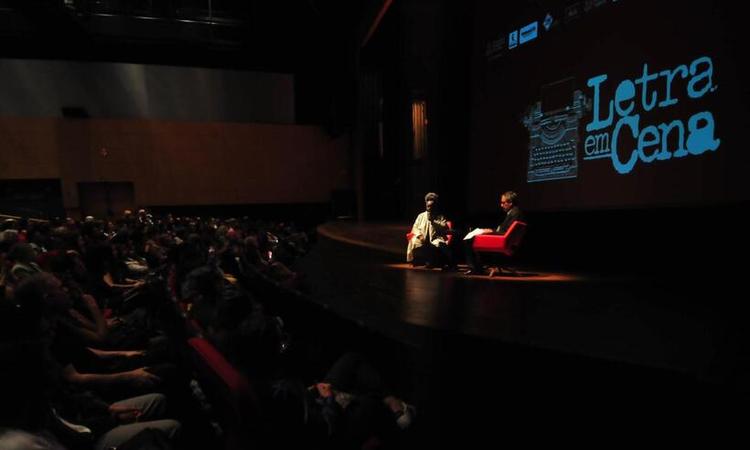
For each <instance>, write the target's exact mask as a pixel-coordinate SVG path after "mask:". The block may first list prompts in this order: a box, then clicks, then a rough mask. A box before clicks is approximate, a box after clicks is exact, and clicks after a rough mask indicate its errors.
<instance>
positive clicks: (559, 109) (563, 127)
mask: <svg viewBox="0 0 750 450" xmlns="http://www.w3.org/2000/svg"><path fill="white" fill-rule="evenodd" d="M572 82H573V79H572V78H570V79H567V80H563V81H561V82H557V83H554V84H551V85H547V86H544V87H543V88H542V101H539V102H536V104H535V105H533V106H532V107H531V108H530V110H529V111H528V113H527V114H526V116H525V117H524V119H523V124H524V126H526V128H527V129H528V130H529V165H528V172H527V181H528V182H529V183H535V182H541V181H551V180H560V179H565V178H576V177H577V176H578V142H579V135H578V124H579V122H580V120H581V118H582V117H583V115H584V113H585V111H587V110H590V109H591V108H590V102H587V101H586V98H585V97H584V95H583V93H582V92H581V91H579V90H576V91H573V90H572V88H571V86H572ZM561 93H562V95H560V94H561ZM587 103H588V104H587Z"/></svg>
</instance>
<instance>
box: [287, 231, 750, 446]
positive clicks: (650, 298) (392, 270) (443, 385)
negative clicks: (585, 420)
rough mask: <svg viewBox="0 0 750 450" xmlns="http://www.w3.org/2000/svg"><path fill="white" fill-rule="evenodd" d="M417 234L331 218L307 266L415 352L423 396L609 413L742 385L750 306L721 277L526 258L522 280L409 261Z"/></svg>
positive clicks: (324, 286) (319, 298)
mask: <svg viewBox="0 0 750 450" xmlns="http://www.w3.org/2000/svg"><path fill="white" fill-rule="evenodd" d="M408 229H409V225H408V224H393V223H391V224H385V223H380V224H376V223H364V224H357V223H355V222H337V223H326V224H323V225H321V226H320V227H319V228H318V236H319V240H318V243H317V244H316V246H315V247H314V249H313V251H312V252H311V253H310V254H309V255H307V256H306V257H304V258H303V259H302V261H300V267H299V268H300V270H301V271H302V272H304V273H305V274H306V275H307V276H308V277H309V280H310V284H311V297H312V299H313V300H314V301H315V302H317V303H319V304H321V305H323V306H324V307H325V308H327V309H329V310H332V311H334V312H335V313H337V314H338V315H340V316H343V317H345V318H348V319H350V320H352V321H355V322H356V323H358V324H359V325H360V326H362V327H364V328H367V329H369V330H373V331H375V332H377V333H380V334H382V335H384V336H386V337H387V338H389V339H392V340H395V341H398V342H401V343H403V344H404V345H406V346H408V347H409V348H411V349H413V352H414V354H415V355H417V358H418V359H420V362H419V363H418V364H414V365H413V366H412V369H413V370H416V371H417V372H419V373H418V374H417V375H416V379H415V383H417V384H419V383H424V384H425V386H423V387H422V388H421V391H420V389H417V391H418V392H417V394H416V395H417V397H421V399H422V401H423V402H425V403H427V404H430V403H432V404H433V406H435V405H434V402H435V401H436V400H435V398H436V397H435V396H437V397H438V398H444V397H445V395H446V394H445V393H446V390H448V391H450V389H451V387H450V386H452V382H453V381H456V382H462V383H468V384H476V385H477V386H482V389H483V391H484V392H485V394H483V395H486V399H487V400H488V401H489V400H490V399H492V400H493V401H502V402H504V403H507V404H508V405H513V407H515V408H520V410H525V409H527V408H530V406H529V403H528V401H529V399H536V400H540V399H543V401H548V400H550V399H552V398H555V397H556V396H558V395H563V396H566V399H567V400H571V401H583V402H593V403H595V404H597V405H598V406H599V407H603V408H604V409H605V410H608V411H610V412H614V411H615V410H618V408H620V405H622V404H623V402H630V401H631V400H632V399H634V398H638V399H641V400H642V399H643V398H644V397H647V398H652V397H653V396H654V395H659V396H662V397H663V396H664V395H668V396H670V398H672V397H674V398H680V397H682V396H683V395H684V394H686V393H687V392H691V393H692V394H690V395H695V393H696V392H710V393H711V394H710V395H709V397H710V396H712V395H713V393H714V392H726V391H728V392H733V391H734V390H735V389H740V390H741V389H744V388H743V387H742V386H738V383H737V380H738V378H742V377H743V376H744V373H745V371H746V369H745V365H746V364H745V362H744V361H745V359H746V351H745V344H744V341H745V337H746V333H745V332H744V326H743V325H742V319H741V317H744V316H745V314H744V307H739V309H738V308H737V307H736V305H737V303H738V302H727V301H719V300H716V301H707V299H709V298H712V296H711V293H712V292H713V289H715V287H714V284H713V283H710V282H707V283H700V282H697V281H696V279H670V280H664V279H658V278H649V277H644V276H624V275H620V274H604V275H602V274H601V273H599V274H588V273H572V272H569V271H566V270H565V267H562V266H560V267H534V265H533V263H530V262H527V263H526V264H525V265H523V266H521V267H519V272H520V274H521V276H517V277H508V276H503V277H496V278H489V277H486V276H471V277H467V276H465V275H463V274H461V273H456V272H443V271H441V270H439V269H424V268H417V269H415V268H411V267H410V266H409V265H408V264H405V263H404V252H405V246H406V241H405V237H404V235H405V233H406V232H407V231H408ZM497 364H500V366H498V365H497ZM498 367H500V368H498ZM497 383H500V385H497ZM739 384H742V383H739ZM612 385H617V394H614V395H615V396H614V397H613V393H612V391H611V389H610V388H611V386H612ZM487 386H503V387H502V388H500V387H495V388H492V389H490V390H489V391H488V390H487ZM509 392H512V394H509ZM566 392H567V394H565V393H566ZM572 393H575V394H572ZM568 395H570V396H571V397H570V398H568V397H567V396H568ZM603 398H604V399H609V400H607V401H606V402H605V403H606V405H604V406H602V405H599V402H600V401H601V400H602V399H603ZM449 403H451V404H455V405H459V407H460V408H462V407H464V406H465V405H469V406H470V407H473V406H476V405H474V404H465V403H464V401H463V400H462V399H461V398H460V397H455V398H453V399H452V400H450V401H449ZM610 407H611V408H612V409H611V410H610V409H609V408H610ZM670 408H671V406H670ZM689 409H690V408H688V410H689ZM504 414H505V413H503V415H504ZM616 414H619V412H618V413H616ZM450 420H457V419H456V415H455V413H441V414H439V417H437V418H436V419H435V422H434V423H433V424H434V425H440V424H442V423H444V422H445V421H450ZM458 420H464V419H458ZM465 420H467V421H468V420H471V421H474V420H477V418H474V419H465ZM480 422H481V420H480ZM488 426H491V425H490V424H489V423H488ZM480 429H481V430H484V428H480ZM475 431H476V429H475ZM446 433H449V434H450V432H448V431H446ZM452 437H456V436H452Z"/></svg>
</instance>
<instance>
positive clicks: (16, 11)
mask: <svg viewBox="0 0 750 450" xmlns="http://www.w3.org/2000/svg"><path fill="white" fill-rule="evenodd" d="M372 3H373V1H368V0H273V1H269V0H0V57H5V58H44V59H46V58H54V59H75V60H92V61H119V62H134V63H152V64H168V65H190V66H206V67H224V68H235V69H250V70H263V71H276V72H301V71H306V70H309V69H310V68H311V67H315V66H319V65H320V64H321V63H324V64H325V63H330V62H332V61H341V60H342V58H343V59H346V55H347V54H351V49H353V48H354V45H356V42H357V33H358V30H359V29H360V28H361V23H362V22H363V15H364V11H365V5H367V4H370V5H372Z"/></svg>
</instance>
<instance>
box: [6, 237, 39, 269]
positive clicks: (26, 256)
mask: <svg viewBox="0 0 750 450" xmlns="http://www.w3.org/2000/svg"><path fill="white" fill-rule="evenodd" d="M36 256H37V255H36V250H35V249H34V246H32V245H31V244H29V243H26V242H19V243H17V244H15V245H14V246H13V248H11V249H10V251H9V252H8V259H10V260H11V261H14V262H18V263H22V264H28V263H30V262H33V261H34V260H35V259H36Z"/></svg>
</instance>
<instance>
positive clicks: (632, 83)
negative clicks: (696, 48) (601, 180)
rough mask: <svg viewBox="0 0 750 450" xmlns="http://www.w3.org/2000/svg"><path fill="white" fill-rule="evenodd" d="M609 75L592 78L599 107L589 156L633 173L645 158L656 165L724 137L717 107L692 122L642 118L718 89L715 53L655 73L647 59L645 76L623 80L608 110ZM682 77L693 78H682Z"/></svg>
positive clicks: (712, 147)
mask: <svg viewBox="0 0 750 450" xmlns="http://www.w3.org/2000/svg"><path fill="white" fill-rule="evenodd" d="M607 79H608V76H607V74H602V75H597V76H595V77H592V78H589V80H588V81H587V83H586V85H587V86H588V87H590V88H592V89H593V99H594V101H593V104H594V108H593V114H592V116H593V117H592V120H591V122H589V123H588V124H587V125H586V133H588V134H587V135H586V138H585V140H584V147H583V151H584V157H583V159H584V160H592V159H601V158H609V159H611V161H612V166H613V167H614V169H615V170H616V171H617V173H619V174H628V173H630V172H631V171H632V170H633V169H634V168H635V166H636V164H637V163H638V162H639V161H640V162H642V163H644V164H651V163H654V162H661V161H668V160H671V159H678V158H684V157H686V156H688V155H702V154H704V153H706V152H710V151H716V149H718V148H719V144H720V143H721V140H720V139H717V138H716V137H715V136H714V128H715V123H714V116H713V114H712V113H711V111H700V112H697V113H695V114H693V115H692V116H690V117H689V118H688V119H687V124H686V123H685V121H684V118H682V117H677V118H674V120H671V121H665V122H662V123H657V124H646V123H644V122H645V121H643V122H642V121H641V114H642V113H648V112H649V111H652V110H661V109H664V110H668V109H670V108H673V107H674V106H675V105H677V104H678V103H680V101H686V100H692V101H697V100H700V99H702V98H703V97H704V96H706V95H707V94H709V93H713V92H715V91H716V89H717V86H716V85H715V84H714V82H713V61H712V60H711V58H709V57H707V56H701V57H699V58H696V59H695V60H694V61H692V62H691V63H690V65H689V66H688V65H685V64H681V65H679V66H677V67H675V68H674V69H671V70H670V69H667V70H662V71H658V72H650V71H649V68H648V64H644V65H643V71H642V75H641V76H640V77H639V78H637V79H635V80H630V79H625V80H622V81H621V82H620V83H619V84H618V86H617V89H616V90H615V94H614V99H611V100H609V101H608V102H607V103H606V106H604V109H606V111H603V108H602V86H604V84H605V82H606V81H607ZM682 80H687V83H685V82H684V81H683V82H679V81H682ZM683 86H684V90H683ZM685 96H687V99H686V98H684V97H685ZM605 114H606V115H605ZM613 125H614V126H613Z"/></svg>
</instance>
